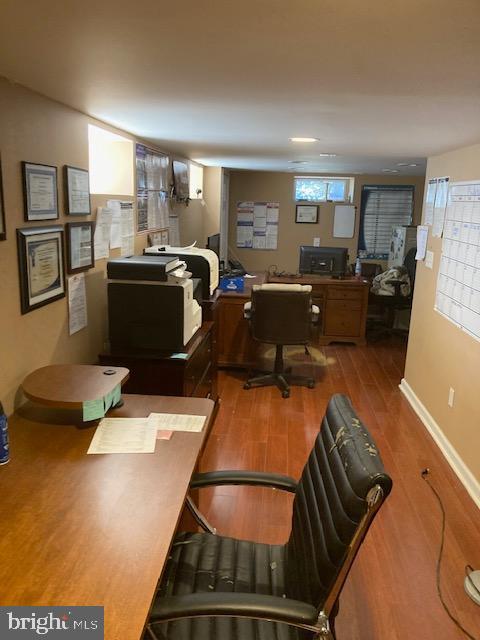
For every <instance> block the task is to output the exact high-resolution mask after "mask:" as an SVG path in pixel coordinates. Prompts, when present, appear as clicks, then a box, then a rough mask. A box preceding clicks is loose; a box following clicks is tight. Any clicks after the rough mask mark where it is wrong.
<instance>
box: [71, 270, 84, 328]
mask: <svg viewBox="0 0 480 640" xmlns="http://www.w3.org/2000/svg"><path fill="white" fill-rule="evenodd" d="M68 326H69V334H70V335H73V334H74V333H76V332H77V331H80V330H81V329H84V328H85V327H86V326H87V294H86V290H85V274H84V273H78V274H77V275H74V276H72V277H71V278H68Z"/></svg>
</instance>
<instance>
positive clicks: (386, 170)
mask: <svg viewBox="0 0 480 640" xmlns="http://www.w3.org/2000/svg"><path fill="white" fill-rule="evenodd" d="M382 172H383V173H398V169H382Z"/></svg>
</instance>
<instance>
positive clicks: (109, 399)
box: [103, 391, 115, 413]
mask: <svg viewBox="0 0 480 640" xmlns="http://www.w3.org/2000/svg"><path fill="white" fill-rule="evenodd" d="M114 404H115V403H114V402H113V391H110V392H109V393H107V395H106V396H105V397H104V398H103V405H104V407H103V408H104V410H105V413H107V411H108V410H109V409H110V408H111V407H113V405H114Z"/></svg>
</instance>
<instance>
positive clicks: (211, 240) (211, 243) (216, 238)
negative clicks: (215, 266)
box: [207, 233, 220, 257]
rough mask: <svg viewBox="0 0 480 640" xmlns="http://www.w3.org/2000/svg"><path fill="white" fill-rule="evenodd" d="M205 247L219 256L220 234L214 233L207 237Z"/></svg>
mask: <svg viewBox="0 0 480 640" xmlns="http://www.w3.org/2000/svg"><path fill="white" fill-rule="evenodd" d="M207 249H211V250H212V251H215V253H216V254H217V256H218V257H220V234H219V233H215V234H214V235H213V236H208V238H207Z"/></svg>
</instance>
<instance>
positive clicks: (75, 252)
mask: <svg viewBox="0 0 480 640" xmlns="http://www.w3.org/2000/svg"><path fill="white" fill-rule="evenodd" d="M77 229H78V230H79V231H78V232H76V230H77ZM82 231H83V236H84V237H83V238H82V237H81V236H82ZM94 231H95V225H94V223H93V222H90V221H88V220H86V221H85V222H67V223H66V224H65V242H66V247H67V251H66V254H67V273H80V272H82V271H88V270H89V269H92V268H93V267H94V266H95V254H94V235H93V234H94ZM76 236H78V237H76ZM82 254H83V255H82ZM86 258H88V262H86V261H85V260H86ZM76 265H77V266H76Z"/></svg>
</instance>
